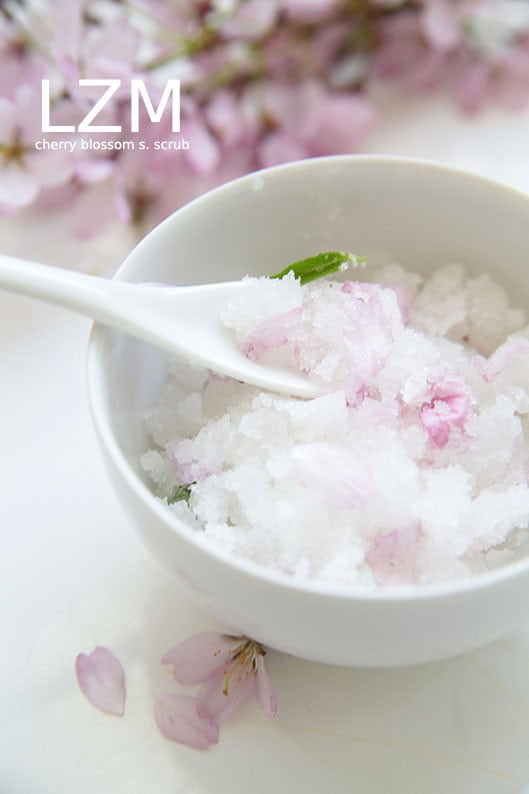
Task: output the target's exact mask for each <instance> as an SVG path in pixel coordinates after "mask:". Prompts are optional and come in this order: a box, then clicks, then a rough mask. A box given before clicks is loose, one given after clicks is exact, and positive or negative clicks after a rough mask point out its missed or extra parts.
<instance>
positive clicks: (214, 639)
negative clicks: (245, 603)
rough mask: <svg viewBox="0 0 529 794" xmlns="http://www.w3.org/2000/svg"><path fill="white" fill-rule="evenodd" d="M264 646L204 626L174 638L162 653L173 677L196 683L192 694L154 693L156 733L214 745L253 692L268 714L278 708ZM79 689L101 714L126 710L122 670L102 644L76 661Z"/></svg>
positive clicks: (199, 746)
mask: <svg viewBox="0 0 529 794" xmlns="http://www.w3.org/2000/svg"><path fill="white" fill-rule="evenodd" d="M265 654H266V651H265V650H264V648H263V647H262V646H261V645H260V644H259V643H257V642H254V641H253V640H250V639H248V638H247V637H242V636H238V637H234V636H231V635H227V634H218V633H217V632H214V631H204V632H201V633H200V634H196V635H195V636H194V637H190V638H189V639H188V640H184V641H183V642H180V643H178V644H177V645H175V646H174V647H173V648H171V649H170V650H169V651H168V652H167V653H166V654H165V656H164V657H163V659H162V664H167V665H171V667H172V669H173V677H174V679H175V681H176V682H177V683H179V684H183V685H191V684H201V686H200V689H199V690H198V694H197V696H196V697H193V696H192V695H188V694H182V693H180V692H174V691H171V692H164V693H163V694H156V695H155V696H154V719H155V721H156V724H157V726H158V729H159V730H160V733H161V734H162V735H163V736H165V737H166V738H168V739H171V741H173V742H178V743H180V744H185V745H187V746H188V747H193V748H194V749H196V750H206V749H207V748H208V747H209V746H210V745H212V744H217V742H218V739H219V727H220V724H221V723H222V722H224V721H225V720H226V719H227V718H228V717H229V716H230V715H231V714H232V713H233V712H234V711H235V710H236V709H237V708H238V707H239V706H240V705H241V704H242V703H244V702H245V701H246V700H247V699H248V698H249V697H250V696H251V695H252V694H255V696H256V697H257V701H258V703H259V705H260V706H261V708H262V710H263V711H264V713H265V714H266V716H267V717H275V715H276V713H277V696H276V693H275V690H274V688H273V686H272V684H271V682H270V679H269V677H268V674H267V672H266V670H265V666H264V657H265ZM75 674H76V678H77V682H78V684H79V688H80V689H81V691H82V692H83V694H84V695H85V697H86V698H87V699H88V700H89V701H90V703H92V705H93V706H95V707H96V708H98V709H99V710H100V711H103V712H105V713H106V714H114V715H116V716H120V717H121V716H123V714H124V713H125V700H126V684H125V672H124V670H123V667H122V665H121V662H120V661H119V659H117V658H116V656H114V654H113V653H112V652H111V651H110V650H109V649H108V648H104V647H102V646H98V647H97V648H95V649H94V650H93V651H92V653H91V654H84V653H80V654H79V655H78V656H77V658H76V660H75Z"/></svg>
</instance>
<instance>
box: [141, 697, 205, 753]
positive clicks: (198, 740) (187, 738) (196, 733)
mask: <svg viewBox="0 0 529 794" xmlns="http://www.w3.org/2000/svg"><path fill="white" fill-rule="evenodd" d="M196 705H197V701H196V698H194V697H191V696H190V695H178V694H174V693H169V694H164V695H155V700H154V718H155V720H156V724H157V726H158V729H159V731H160V733H161V734H162V735H163V736H165V737H166V739H170V740H171V741H172V742H178V743H179V744H185V745H187V746H188V747H193V748H194V749H195V750H207V748H208V747H209V746H210V745H211V744H217V742H218V740H219V726H218V725H216V724H215V723H213V722H210V721H209V720H207V719H202V718H201V717H199V716H198V714H197V709H196Z"/></svg>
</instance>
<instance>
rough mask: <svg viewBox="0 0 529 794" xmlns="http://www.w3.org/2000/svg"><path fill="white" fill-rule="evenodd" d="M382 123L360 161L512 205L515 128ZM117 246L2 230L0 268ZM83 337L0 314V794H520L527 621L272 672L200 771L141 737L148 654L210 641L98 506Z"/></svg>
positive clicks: (436, 109) (107, 493) (404, 117)
mask: <svg viewBox="0 0 529 794" xmlns="http://www.w3.org/2000/svg"><path fill="white" fill-rule="evenodd" d="M384 106H385V111H384V114H383V119H382V123H381V125H380V126H379V128H378V131H377V132H376V133H375V134H374V135H373V136H372V137H371V139H370V141H369V145H368V146H367V147H366V148H365V151H369V152H381V153H382V152H383V153H391V154H406V155H413V156H422V157H430V158H434V159H436V160H440V161H443V162H448V163H451V164H454V165H458V166H462V167H466V168H468V169H471V170H474V171H478V172H480V173H483V174H487V175H489V176H492V177H495V178H498V179H502V180H504V181H506V182H508V183H510V184H512V185H514V186H516V187H519V188H521V189H525V190H527V191H529V113H527V114H522V115H509V114H504V113H501V112H497V111H489V112H487V113H486V114H485V115H484V116H481V117H480V118H479V119H475V120H474V119H472V120H469V119H466V118H463V117H462V116H460V115H459V114H458V113H457V111H455V110H452V109H451V108H449V107H448V106H447V104H446V103H445V102H444V101H442V100H439V99H436V98H433V99H432V98H429V99H427V100H425V99H417V100H413V101H409V102H406V103H402V102H399V103H397V102H393V103H390V102H388V101H387V100H384ZM484 233H486V230H484ZM131 245H132V240H131V238H130V236H129V235H128V234H127V233H126V232H124V231H123V230H116V229H114V230H113V231H112V232H111V233H109V234H107V235H105V237H104V238H101V239H98V240H96V241H95V242H93V243H90V244H86V243H84V244H81V243H80V242H79V241H75V240H73V239H72V238H71V236H70V234H69V232H68V217H67V215H66V214H65V215H64V216H62V217H60V218H57V217H53V216H51V217H49V218H44V219H42V218H40V219H35V218H31V217H28V218H24V219H18V220H15V221H2V222H1V223H0V250H2V251H4V252H8V253H13V254H17V255H20V256H25V257H28V258H30V257H33V258H36V259H41V260H42V261H45V262H49V263H50V264H60V265H63V266H71V267H78V268H80V269H83V270H92V271H95V272H107V273H108V272H110V271H111V269H112V266H113V265H114V264H117V263H118V262H119V261H120V260H121V259H122V258H123V257H124V256H125V255H126V253H127V252H128V250H129V249H130V247H131ZM528 257H529V252H528ZM88 331H89V322H88V321H87V320H84V319H83V318H79V317H76V316H73V315H70V314H68V313H66V312H63V311H60V310H58V309H54V308H52V307H47V306H43V305H39V304H36V303H33V302H31V301H29V300H25V299H20V298H14V297H12V296H9V295H4V294H1V295H0V362H1V364H0V365H1V369H0V444H1V453H0V483H1V485H0V488H1V491H0V543H1V548H0V794H73V792H76V793H78V794H121V792H123V794H125V792H126V794H140V793H141V794H151V792H152V794H199V793H200V794H202V793H204V794H206V793H207V794H209V793H210V792H222V794H224V792H226V793H227V792H229V794H243V792H244V794H265V792H277V793H278V794H283V793H285V794H286V792H289V794H290V793H291V792H304V793H306V794H311V793H312V792H327V791H328V792H331V793H332V794H334V792H342V791H343V792H354V793H355V794H377V793H378V792H381V794H382V793H383V794H389V793H390V792H399V793H400V792H402V793H405V794H414V793H415V792H417V794H419V793H420V794H425V793H426V792H428V794H437V793H439V794H445V793H448V792H450V794H451V793H452V792H465V794H473V792H476V793H478V792H479V794H488V793H489V792H491V793H492V792H494V793H496V792H497V793H498V794H500V793H501V794H505V793H506V792H522V791H529V605H528V623H527V625H526V626H522V627H520V629H519V631H518V632H517V633H515V634H512V635H510V636H508V637H506V638H505V639H504V640H502V641H500V642H498V643H496V644H494V645H492V646H489V647H487V648H484V649H482V650H480V651H478V652H476V653H472V654H469V655H467V656H465V657H461V658H458V659H454V660H450V661H447V662H442V663H438V664H432V665H428V666H423V667H415V668H407V669H401V670H391V671H369V670H347V669H340V668H333V667H325V666H323V665H317V664H311V663H308V662H304V661H300V660H297V659H294V658H289V657H285V656H279V655H275V654H270V655H269V656H268V657H267V662H268V667H269V670H270V673H271V675H272V678H273V680H274V683H275V685H276V687H277V690H278V694H279V704H280V712H279V715H278V717H277V718H276V720H274V721H268V720H266V718H265V717H264V716H262V715H261V713H260V712H259V711H258V709H257V707H256V706H255V705H254V704H250V705H248V706H247V707H245V708H244V710H243V711H242V712H241V713H240V715H239V716H238V717H235V718H234V719H233V720H232V721H231V722H229V723H228V724H227V725H225V726H224V727H223V729H222V734H221V742H220V744H219V746H218V747H215V748H213V749H211V750H210V751H208V752H207V753H199V752H195V751H192V750H189V749H187V748H183V747H179V746H177V745H174V744H172V743H170V742H168V741H167V740H165V739H163V738H162V737H161V736H160V735H159V734H158V732H157V729H156V726H155V724H154V721H153V718H152V696H151V693H152V691H161V690H164V689H165V690H169V691H170V690H171V689H172V687H173V684H172V681H171V679H170V677H169V675H168V673H167V672H166V671H165V670H164V669H162V668H161V666H160V665H159V659H160V657H161V655H162V654H163V653H164V652H165V651H166V650H167V649H168V648H169V647H170V646H171V645H172V644H174V643H175V642H178V641H179V640H182V639H185V638H186V637H188V636H189V635H191V634H193V633H195V632H198V631H202V630H204V629H208V628H218V625H217V624H215V623H214V622H213V621H212V620H211V618H210V617H209V616H208V615H207V614H205V613H204V612H202V611H201V610H199V609H198V608H196V607H195V606H194V605H193V604H192V603H191V602H190V601H189V600H188V599H187V598H186V597H184V595H183V594H182V593H181V591H180V589H179V586H178V584H177V583H176V582H174V581H172V580H171V579H169V578H168V577H167V575H166V574H165V573H163V572H162V571H161V570H160V569H159V567H158V565H157V564H156V563H155V562H154V560H152V559H151V558H150V557H149V555H148V554H147V552H146V551H144V549H143V548H142V547H141V546H140V543H139V541H138V540H137V539H136V537H135V536H134V534H133V532H132V531H131V529H130V527H129V526H128V524H127V521H126V520H125V518H124V516H123V515H122V513H121V511H120V508H119V506H118V504H117V502H116V499H115V497H114V495H113V493H112V491H111V489H110V486H109V484H108V482H107V479H106V475H105V472H104V471H103V468H102V464H101V461H100V458H99V454H98V451H97V449H96V444H95V439H94V436H93V433H92V429H91V426H90V419H89V415H88V410H87V402H86V396H85V383H84V360H85V348H86V340H87V336H88ZM96 644H102V645H107V646H108V647H110V648H111V649H112V650H113V651H114V652H115V653H116V654H117V655H118V657H119V658H120V659H121V660H122V662H123V664H124V667H125V669H126V673H127V683H128V699H127V709H126V715H125V717H124V718H123V719H119V718H113V717H108V716H105V715H103V714H100V713H99V712H97V711H95V710H94V709H93V708H91V707H90V705H89V704H88V703H87V702H86V701H85V700H84V699H83V697H82V696H81V694H80V693H79V691H78V689H77V686H76V682H75V677H74V660H75V656H76V655H77V653H79V652H80V651H85V652H89V651H91V650H92V648H93V647H94V646H95V645H96ZM526 784H527V785H526Z"/></svg>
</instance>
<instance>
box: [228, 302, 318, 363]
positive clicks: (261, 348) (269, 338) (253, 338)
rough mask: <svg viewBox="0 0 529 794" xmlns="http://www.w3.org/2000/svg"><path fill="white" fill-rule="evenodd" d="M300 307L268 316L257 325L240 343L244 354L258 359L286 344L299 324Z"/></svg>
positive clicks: (254, 359)
mask: <svg viewBox="0 0 529 794" xmlns="http://www.w3.org/2000/svg"><path fill="white" fill-rule="evenodd" d="M302 311H303V310H302V308H301V307H295V308H294V309H289V311H287V312H283V313H282V314H276V315H274V316H273V317H268V318H267V319H266V320H263V321H262V322H261V323H259V325H257V326H256V327H255V328H254V329H253V330H252V331H251V333H250V334H249V335H248V336H247V337H246V339H245V340H244V342H243V343H242V350H243V353H244V355H245V356H247V357H248V358H250V359H252V361H260V360H261V359H262V358H263V356H265V355H266V353H268V352H270V351H271V350H275V349H276V348H278V347H282V346H283V345H286V344H287V343H288V341H289V339H290V338H291V336H292V334H293V333H294V331H295V329H296V328H297V326H298V324H299V320H300V317H301V314H302Z"/></svg>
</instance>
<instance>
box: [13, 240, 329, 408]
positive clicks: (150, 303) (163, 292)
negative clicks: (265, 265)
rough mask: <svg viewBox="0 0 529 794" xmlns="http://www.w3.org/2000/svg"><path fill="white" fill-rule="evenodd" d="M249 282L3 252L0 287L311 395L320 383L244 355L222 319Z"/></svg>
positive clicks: (246, 378) (250, 379)
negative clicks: (121, 277) (164, 278)
mask: <svg viewBox="0 0 529 794" xmlns="http://www.w3.org/2000/svg"><path fill="white" fill-rule="evenodd" d="M247 286H248V284H247V283H246V282H244V281H232V282H227V283H221V284H203V285H199V286H186V287H177V286H167V285H164V284H125V283H121V282H119V281H109V280H108V279H105V278H100V277H98V276H89V275H85V274H83V273H73V272H71V271H69V270H61V269H59V268H54V267H48V266H47V265H41V264H38V263H36V262H27V261H25V260H23V259H16V258H15V257H11V256H6V255H4V254H0V289H8V290H10V291H12V292H18V293H20V294H22V295H28V296H30V297H33V298H38V299H39V300H44V301H48V302H50V303H55V304H57V305H59V306H63V307H65V308H67V309H71V310H73V311H76V312H80V313H81V314H86V315H88V317H93V318H94V319H95V320H99V321H100V322H102V323H105V324H106V325H110V326H112V327H113V328H119V329H121V330H122V331H125V332H126V333H128V334H131V335H132V336H136V337H139V338H140V339H145V340H146V341H148V342H151V343H152V344H154V345H157V346H159V347H161V348H163V349H164V350H168V351H169V352H171V353H173V354H174V355H176V356H179V357H181V358H182V359H184V360H187V361H188V362H189V363H191V364H195V365H197V366H202V367H206V368H209V369H212V370H213V371H214V372H217V373H218V374H219V375H227V376H229V377H231V378H235V379H237V380H240V381H243V382H244V383H250V384H251V385H252V386H258V387H259V388H261V389H269V390H272V391H277V392H282V393H285V394H290V395H293V396H296V397H316V396H317V395H318V394H319V393H320V392H321V388H320V387H319V386H318V384H316V383H314V382H311V381H310V380H309V379H308V378H307V377H304V376H303V375H298V374H297V373H295V372H291V371H289V370H288V369H286V368H282V367H269V366H263V365H261V364H259V363H257V362H255V361H251V360H250V359H249V358H247V357H246V356H245V355H244V354H243V353H242V351H241V350H240V349H239V348H238V347H237V345H236V342H235V339H234V337H233V335H232V334H231V333H230V332H229V331H228V329H227V328H226V327H225V326H224V325H223V324H222V321H221V313H222V311H223V310H224V309H225V308H226V306H228V304H229V303H230V301H232V300H234V299H235V298H236V297H237V296H239V297H241V293H244V290H245V289H246V288H247Z"/></svg>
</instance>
